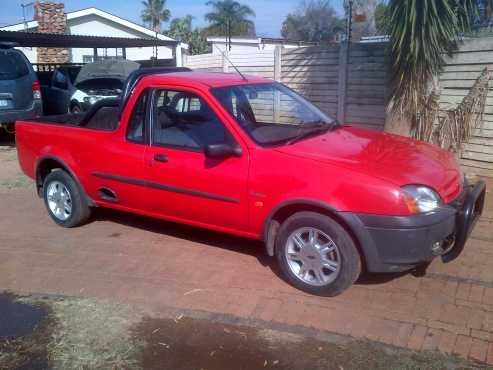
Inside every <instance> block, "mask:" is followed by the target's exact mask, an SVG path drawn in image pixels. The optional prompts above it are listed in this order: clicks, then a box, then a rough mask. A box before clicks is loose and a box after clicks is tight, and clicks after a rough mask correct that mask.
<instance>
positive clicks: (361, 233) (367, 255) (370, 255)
mask: <svg viewBox="0 0 493 370" xmlns="http://www.w3.org/2000/svg"><path fill="white" fill-rule="evenodd" d="M293 205H296V206H300V207H301V208H302V207H303V206H305V207H308V208H310V207H311V208H318V209H319V210H323V211H324V212H325V213H326V214H327V215H329V216H331V217H333V218H334V219H335V220H336V221H337V222H339V223H340V224H341V226H343V227H344V228H345V229H346V231H347V232H349V234H350V235H351V237H352V238H353V240H354V242H355V243H356V246H357V248H358V250H359V252H360V254H361V258H362V262H363V264H364V265H365V266H366V267H368V264H372V263H373V261H378V260H379V259H378V252H377V250H376V247H375V245H374V243H373V240H372V239H371V238H370V236H369V234H368V232H367V231H366V230H365V229H364V227H363V225H362V223H361V221H360V220H359V218H358V217H357V215H356V214H354V213H351V212H343V211H340V210H338V209H337V208H335V207H333V206H331V205H330V204H327V203H324V202H320V201H317V200H313V199H303V198H299V199H290V200H286V201H283V202H281V203H279V204H278V205H276V206H275V207H274V208H272V210H271V211H270V212H269V215H268V216H267V218H266V220H265V222H264V226H263V230H262V239H263V241H264V243H265V249H266V252H267V254H268V255H269V256H271V257H273V256H274V253H275V252H274V248H275V239H276V236H277V231H278V230H279V227H280V226H281V225H280V224H279V222H275V220H274V215H275V214H276V213H277V212H278V211H279V210H281V209H282V208H284V207H289V206H293Z"/></svg>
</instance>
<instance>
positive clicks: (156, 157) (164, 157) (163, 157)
mask: <svg viewBox="0 0 493 370" xmlns="http://www.w3.org/2000/svg"><path fill="white" fill-rule="evenodd" d="M154 160H155V161H156V162H163V163H166V162H168V156H167V155H166V154H154Z"/></svg>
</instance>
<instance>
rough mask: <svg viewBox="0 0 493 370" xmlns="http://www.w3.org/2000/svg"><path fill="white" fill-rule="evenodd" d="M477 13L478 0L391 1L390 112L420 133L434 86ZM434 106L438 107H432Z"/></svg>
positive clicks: (417, 133) (415, 135) (414, 134)
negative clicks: (433, 83)
mask: <svg viewBox="0 0 493 370" xmlns="http://www.w3.org/2000/svg"><path fill="white" fill-rule="evenodd" d="M476 11H477V4H476V2H475V1H474V0H421V1H402V0H391V1H390V3H389V14H390V27H389V33H390V38H391V52H392V64H393V76H392V86H393V93H392V100H391V103H390V106H389V108H390V110H391V112H392V113H394V115H395V116H398V117H399V119H400V120H401V121H404V122H408V123H409V125H410V133H411V135H413V136H414V137H417V138H421V137H420V136H419V132H423V131H426V130H423V129H422V126H423V125H427V126H430V125H433V122H431V121H430V122H423V119H424V118H426V117H428V116H429V114H428V113H429V112H428V111H427V110H426V109H427V107H428V106H430V104H429V103H430V97H431V98H432V97H433V95H435V91H431V92H430V83H431V82H432V81H434V78H436V76H438V74H439V73H440V71H441V69H442V67H443V65H444V63H445V56H446V55H447V54H451V53H452V52H453V51H454V50H456V49H457V46H458V42H459V37H460V34H462V33H464V32H468V31H469V30H470V28H471V22H470V21H471V19H472V17H473V15H474V14H475V12H476ZM431 105H433V104H431Z"/></svg>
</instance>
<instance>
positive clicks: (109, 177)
mask: <svg viewBox="0 0 493 370" xmlns="http://www.w3.org/2000/svg"><path fill="white" fill-rule="evenodd" d="M263 83H271V81H268V80H265V79H262V78H258V77H250V76H249V77H248V80H247V81H245V80H244V79H242V78H241V77H240V76H237V75H226V74H202V73H192V72H188V73H187V72H180V73H171V74H166V75H153V76H146V77H143V78H142V79H141V80H140V81H139V83H138V84H137V85H136V87H135V88H134V90H133V93H132V94H131V96H130V98H129V99H128V101H127V102H126V105H125V106H124V108H123V111H122V114H121V118H120V121H119V125H118V127H117V128H116V129H115V130H114V131H103V130H96V129H90V128H85V127H78V126H71V125H59V124H50V123H49V122H30V121H19V122H17V127H16V131H17V148H18V152H19V161H20V164H21V167H22V169H23V171H24V172H25V173H26V174H27V175H28V176H30V177H31V178H33V179H36V180H37V183H38V186H41V185H42V184H41V183H40V179H39V176H40V172H39V167H40V166H41V165H42V164H43V163H44V162H46V161H49V162H50V163H55V162H56V163H59V164H60V167H62V168H64V169H65V170H66V171H68V172H69V173H70V174H71V175H72V176H73V177H74V179H75V180H76V182H77V183H78V184H80V186H81V188H82V189H83V190H84V191H85V193H86V195H87V197H88V198H89V199H90V200H91V202H92V204H93V205H97V206H102V207H108V208H114V209H118V210H122V211H127V212H133V213H138V214H142V215H146V216H151V217H156V218H161V219H165V220H171V221H176V222H180V223H185V224H190V225H195V226H199V227H203V228H208V229H213V230H218V231H222V232H226V233H231V234H235V235H240V236H244V237H248V238H254V239H261V240H265V242H266V244H267V249H268V252H269V254H271V255H272V254H273V243H272V242H271V241H269V232H270V231H269V230H270V225H271V222H272V220H274V219H275V218H276V214H277V213H278V212H288V213H290V212H295V211H299V210H303V209H308V210H320V212H324V213H327V214H329V215H331V216H332V217H334V218H335V219H336V220H338V221H339V222H340V223H341V224H342V225H343V226H344V227H345V228H346V229H347V230H348V231H349V233H350V234H351V235H352V237H353V238H354V239H355V241H356V243H357V244H358V246H359V249H360V252H361V253H362V260H363V261H364V263H365V264H366V268H367V269H368V270H370V271H398V270H405V269H408V268H412V267H414V266H416V265H418V264H419V263H422V262H429V261H430V260H431V259H432V258H433V257H434V255H433V254H432V253H431V251H430V245H431V244H432V243H433V242H435V241H436V240H434V239H433V240H432V238H433V237H434V235H438V236H439V238H440V239H444V238H446V237H447V236H448V234H451V233H454V229H455V228H456V223H457V219H458V217H459V215H460V212H462V211H461V209H460V207H461V206H460V205H453V204H454V201H455V202H458V200H461V194H462V195H463V196H462V198H464V197H466V198H467V196H468V195H467V194H465V193H468V192H469V190H468V189H466V187H468V185H466V184H464V179H463V175H462V174H461V171H460V169H459V167H458V165H457V163H456V160H455V159H454V157H453V155H451V154H450V153H448V152H446V151H444V150H442V149H439V148H438V147H435V146H433V145H430V144H427V143H424V142H419V141H416V140H412V139H409V138H405V137H400V136H396V135H392V134H388V133H383V132H378V131H373V130H367V129H361V128H356V127H351V126H344V125H343V126H341V127H339V128H337V129H336V130H332V131H329V132H326V133H324V134H321V135H317V136H314V137H308V138H306V139H304V140H300V141H298V142H296V143H293V144H290V145H278V146H271V147H263V146H261V145H258V144H257V143H256V142H255V141H254V140H252V138H251V137H249V135H247V134H246V133H245V132H244V130H242V129H241V127H239V125H238V123H237V122H236V121H235V119H234V118H233V117H232V116H231V115H230V114H228V112H227V111H226V109H225V108H224V107H223V106H222V105H221V104H220V103H219V102H218V100H217V99H216V98H215V97H214V95H213V94H211V92H210V90H211V89H212V88H216V87H223V86H233V85H234V86H239V85H242V84H263ZM167 88H169V89H174V90H177V89H178V90H180V91H185V92H191V93H193V94H195V95H197V96H199V97H200V98H202V99H203V101H205V102H206V103H207V104H208V105H209V106H210V108H211V109H212V111H213V112H214V114H215V115H216V116H217V117H218V118H219V119H220V121H221V122H222V124H223V125H224V126H225V128H226V130H227V131H228V132H229V133H230V134H231V136H232V137H233V139H234V141H235V142H236V143H237V145H238V146H239V147H240V148H241V155H240V156H231V157H228V158H225V159H213V158H208V157H207V156H206V154H205V153H204V152H203V151H202V152H201V151H187V150H181V149H177V148H173V147H171V146H170V147H163V146H153V145H152V144H151V143H147V144H145V145H142V144H139V143H134V142H131V141H129V140H127V139H126V132H127V125H128V121H129V118H130V115H131V112H132V110H133V107H134V105H135V104H136V101H137V99H138V98H139V96H140V94H141V93H142V92H143V91H146V90H148V89H167ZM159 155H162V156H163V157H165V158H166V161H164V162H163V161H159V160H156V158H160V157H159ZM414 184H418V185H425V186H427V187H429V188H431V189H433V190H434V191H435V192H436V193H438V194H439V196H440V198H441V199H442V201H443V204H444V205H445V206H446V207H447V208H448V212H449V213H448V214H447V215H445V214H442V215H441V216H440V215H438V216H437V213H436V212H432V213H433V214H426V215H415V214H412V213H411V211H410V210H409V207H408V206H407V204H406V201H405V199H404V196H403V193H402V191H401V187H402V186H405V185H414ZM102 188H110V189H111V190H112V191H113V192H114V193H115V194H117V201H115V200H111V201H110V200H105V199H104V197H102V196H101V192H100V190H101V189H102ZM466 190H467V191H466ZM471 191H472V190H471ZM478 191H479V190H478ZM478 191H477V192H478ZM483 193H484V189H483ZM464 194H465V195H464ZM477 199H478V195H477V194H476V198H475V199H474V202H476V206H477V207H479V206H481V207H482V203H481V202H479V201H477ZM478 202H479V203H481V204H479V203H478ZM463 203H464V201H463V199H462V200H461V204H463ZM288 210H289V211H288ZM439 216H440V217H439ZM427 217H428V218H427ZM466 221H467V223H468V225H467V227H466V229H467V232H466V234H467V233H468V232H469V231H470V228H471V227H472V226H470V224H471V223H472V221H470V220H469V219H467V220H466ZM437 225H440V228H439V229H437V227H438V226H437ZM464 241H465V240H464ZM462 247H463V246H460V247H458V248H459V249H461V248H462ZM455 254H458V253H455Z"/></svg>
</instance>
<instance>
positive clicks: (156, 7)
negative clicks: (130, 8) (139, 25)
mask: <svg viewBox="0 0 493 370" xmlns="http://www.w3.org/2000/svg"><path fill="white" fill-rule="evenodd" d="M142 5H143V6H144V10H142V13H141V18H142V21H143V22H144V23H147V24H149V25H150V27H151V28H152V29H153V30H154V31H155V32H158V33H160V32H161V23H162V22H168V21H169V19H170V17H171V12H170V11H169V9H168V8H167V7H166V0H144V1H142Z"/></svg>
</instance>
